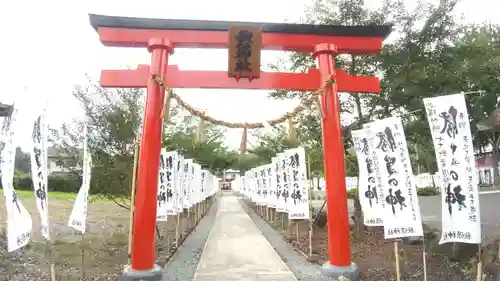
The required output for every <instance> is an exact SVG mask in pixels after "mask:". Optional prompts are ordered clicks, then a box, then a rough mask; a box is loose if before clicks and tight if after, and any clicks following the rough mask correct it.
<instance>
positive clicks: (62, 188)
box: [14, 175, 81, 192]
mask: <svg viewBox="0 0 500 281" xmlns="http://www.w3.org/2000/svg"><path fill="white" fill-rule="evenodd" d="M80 186H81V180H80V179H79V178H78V177H76V176H69V175H67V176H60V177H50V176H49V181H48V190H49V191H58V192H77V191H78V189H79V188H80ZM14 189H16V190H33V180H32V179H31V177H29V176H23V177H14Z"/></svg>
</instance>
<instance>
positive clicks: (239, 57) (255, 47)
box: [228, 27, 262, 80]
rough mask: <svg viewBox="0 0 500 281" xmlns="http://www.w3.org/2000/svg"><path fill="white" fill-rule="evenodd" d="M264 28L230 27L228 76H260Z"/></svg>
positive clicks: (250, 77)
mask: <svg viewBox="0 0 500 281" xmlns="http://www.w3.org/2000/svg"><path fill="white" fill-rule="evenodd" d="M261 47H262V30H261V29H259V28H255V27H231V28H230V29H229V47H228V53H229V67H228V76H229V77H236V78H237V79H239V78H249V79H250V80H252V79H254V78H259V77H260V53H261Z"/></svg>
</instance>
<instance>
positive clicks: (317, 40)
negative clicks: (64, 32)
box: [98, 27, 384, 55]
mask: <svg viewBox="0 0 500 281" xmlns="http://www.w3.org/2000/svg"><path fill="white" fill-rule="evenodd" d="M98 31H99V39H100V40H101V42H102V43H103V44H104V45H105V46H112V47H146V46H147V44H148V40H149V39H150V38H168V39H169V40H170V41H172V42H173V44H174V46H175V48H227V47H228V33H227V31H206V30H205V31H199V30H161V29H127V28H116V27H99V29H98ZM383 40H384V38H383V37H354V36H323V35H307V34H286V33H264V34H262V49H263V50H281V51H296V52H303V53H311V52H313V51H314V46H315V45H317V44H322V43H330V44H335V46H337V49H338V51H339V52H340V53H350V54H363V55H367V54H378V53H380V50H381V49H382V41H383Z"/></svg>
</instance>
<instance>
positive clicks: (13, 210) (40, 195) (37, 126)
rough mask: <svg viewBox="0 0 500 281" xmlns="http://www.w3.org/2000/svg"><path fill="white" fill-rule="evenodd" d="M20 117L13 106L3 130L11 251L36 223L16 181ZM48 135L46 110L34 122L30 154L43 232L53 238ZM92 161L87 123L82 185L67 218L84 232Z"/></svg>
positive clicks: (0, 152) (0, 160) (0, 154)
mask: <svg viewBox="0 0 500 281" xmlns="http://www.w3.org/2000/svg"><path fill="white" fill-rule="evenodd" d="M18 117H19V109H18V108H17V107H14V110H13V112H12V114H11V116H10V117H6V118H5V120H4V122H3V124H2V128H1V131H0V171H1V178H2V179H1V180H2V187H3V193H4V197H5V206H6V212H7V250H8V251H9V252H12V251H15V250H17V249H19V248H21V247H23V246H25V245H26V244H28V243H29V241H30V235H31V231H32V227H33V225H32V224H33V221H32V219H31V214H30V213H29V212H28V211H27V210H26V208H25V207H24V205H23V204H22V202H21V200H20V199H19V197H18V195H17V193H16V191H15V190H14V185H13V181H14V165H15V157H16V147H17V143H16V142H15V140H16V138H15V131H16V126H17V120H18ZM47 136H48V124H47V118H46V112H45V111H44V112H43V113H42V114H40V115H39V116H37V117H36V118H35V120H34V122H33V130H32V135H31V144H32V145H31V149H30V155H31V174H32V180H33V188H34V196H35V201H36V207H37V210H38V213H39V215H40V225H41V233H42V236H43V237H45V238H46V239H50V231H49V229H50V227H49V210H48V204H49V202H48V194H47V182H48V170H47V147H48V146H47V145H48V143H47ZM91 161H92V160H91V157H90V154H89V153H88V149H87V128H86V127H85V128H84V160H83V175H82V186H81V188H80V190H79V192H78V195H77V197H76V200H75V204H74V206H73V210H72V212H71V215H70V218H69V221H68V226H70V227H72V228H74V229H76V230H78V231H81V232H82V233H83V232H85V220H86V216H87V197H88V193H89V188H90V172H91V165H92V163H91Z"/></svg>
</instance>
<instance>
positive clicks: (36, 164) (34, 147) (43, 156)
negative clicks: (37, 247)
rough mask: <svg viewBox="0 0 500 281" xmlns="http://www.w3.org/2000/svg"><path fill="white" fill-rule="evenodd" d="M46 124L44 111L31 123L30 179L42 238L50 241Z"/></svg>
mask: <svg viewBox="0 0 500 281" xmlns="http://www.w3.org/2000/svg"><path fill="white" fill-rule="evenodd" d="M48 129H49V128H48V123H47V119H46V112H45V110H44V111H43V113H42V114H41V115H39V116H38V117H37V118H36V119H35V121H34V122H33V131H32V134H31V152H30V154H31V178H32V180H33V187H34V194H35V202H36V207H37V209H38V213H39V214H40V226H41V230H42V236H43V237H45V239H50V233H49V232H50V231H49V229H50V228H49V201H48V195H47V181H48V171H47V134H48Z"/></svg>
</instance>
